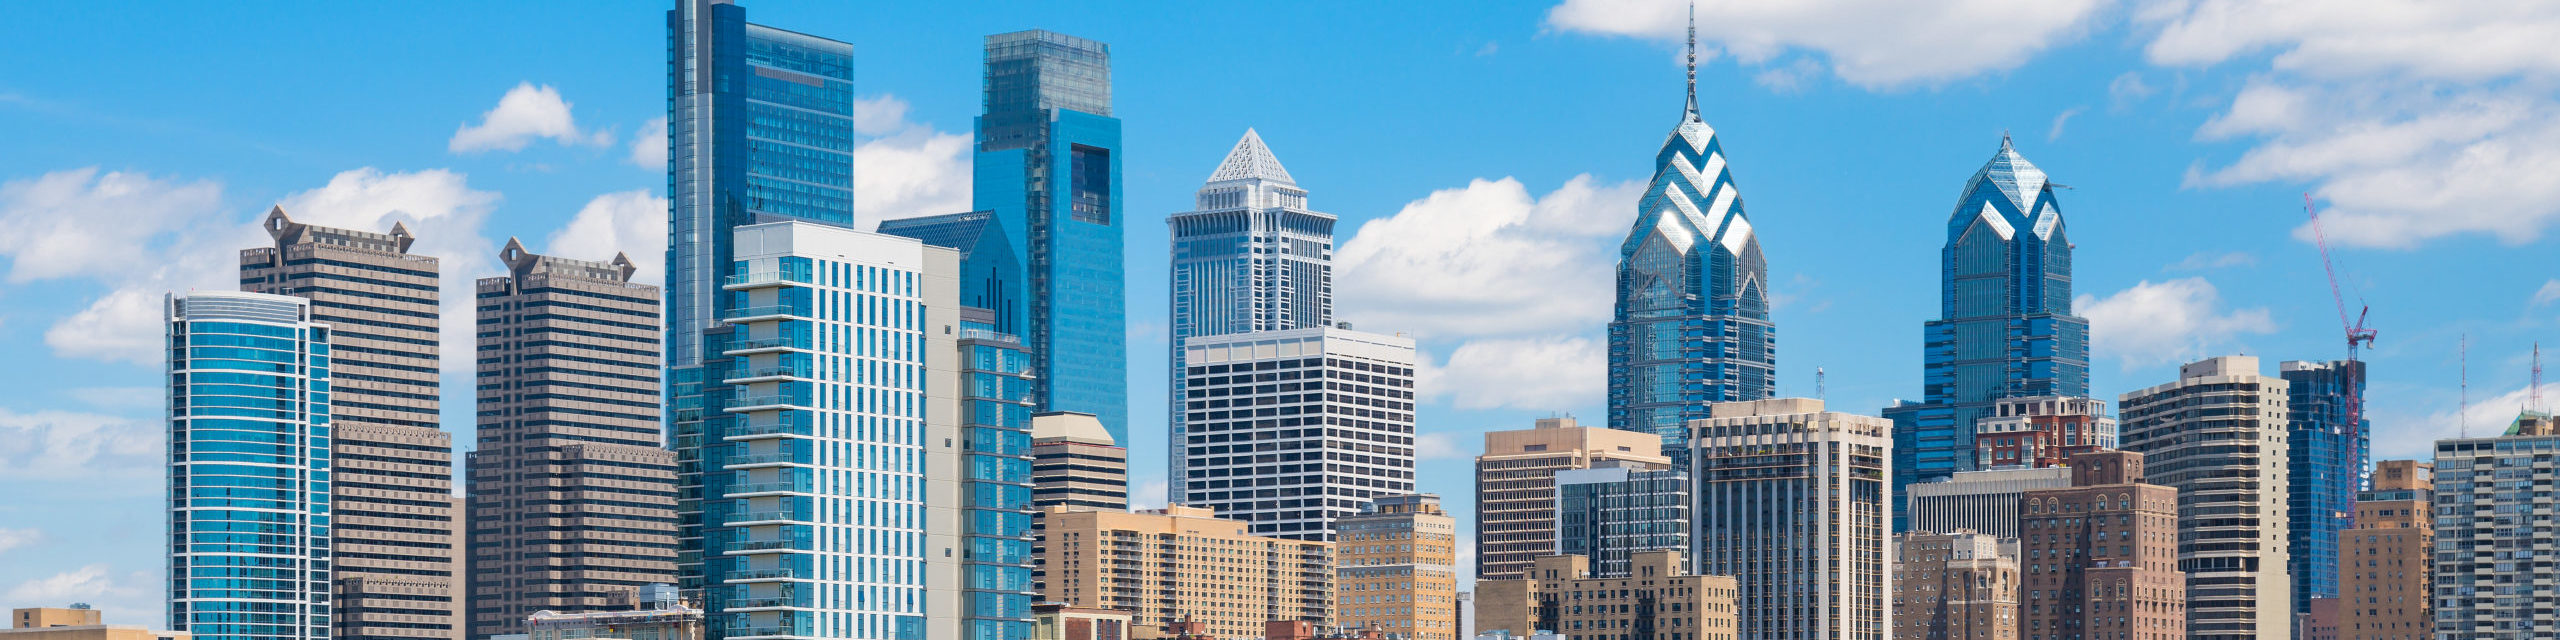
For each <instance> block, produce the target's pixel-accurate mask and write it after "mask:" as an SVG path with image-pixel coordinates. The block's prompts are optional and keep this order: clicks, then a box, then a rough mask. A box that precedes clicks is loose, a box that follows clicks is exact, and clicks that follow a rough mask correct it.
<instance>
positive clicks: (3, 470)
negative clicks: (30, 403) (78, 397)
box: [0, 409, 165, 480]
mask: <svg viewBox="0 0 2560 640" xmlns="http://www.w3.org/2000/svg"><path fill="white" fill-rule="evenodd" d="M163 439H164V434H162V433H161V429H160V424H159V422H158V421H157V420H137V419H133V418H124V417H118V416H110V415H100V414H94V413H75V412H68V411H38V412H34V413H19V412H16V411H10V410H7V409H0V478H14V479H19V480H61V479H67V478H81V477H90V476H97V475H120V474H131V473H145V472H152V471H156V470H158V469H159V468H160V467H161V460H160V456H161V454H162V452H163V450H164V449H163V448H164V446H165V445H164V444H163V442H162V440H163Z"/></svg>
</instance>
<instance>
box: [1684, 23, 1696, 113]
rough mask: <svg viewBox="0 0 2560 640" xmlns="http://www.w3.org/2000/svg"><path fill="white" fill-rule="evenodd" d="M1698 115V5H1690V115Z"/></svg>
mask: <svg viewBox="0 0 2560 640" xmlns="http://www.w3.org/2000/svg"><path fill="white" fill-rule="evenodd" d="M1686 115H1691V116H1694V115H1698V3H1697V2H1696V0H1691V2H1690V3H1689V113H1688V114H1686Z"/></svg>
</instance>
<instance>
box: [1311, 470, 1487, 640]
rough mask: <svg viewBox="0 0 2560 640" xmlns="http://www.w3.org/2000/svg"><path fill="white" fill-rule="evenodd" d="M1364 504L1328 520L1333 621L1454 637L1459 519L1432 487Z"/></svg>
mask: <svg viewBox="0 0 2560 640" xmlns="http://www.w3.org/2000/svg"><path fill="white" fill-rule="evenodd" d="M1369 503H1370V508H1369V509H1368V510H1366V511H1363V512H1361V513H1360V514H1359V515H1355V516H1351V517H1348V518H1342V519H1339V520H1335V521H1333V531H1334V535H1335V538H1334V554H1333V559H1334V571H1333V576H1334V582H1333V588H1334V596H1333V597H1334V607H1333V613H1334V616H1333V617H1334V620H1335V621H1336V622H1337V623H1338V624H1340V625H1341V626H1342V627H1343V628H1344V629H1348V630H1354V631H1358V630H1367V629H1375V630H1377V631H1378V632H1380V633H1382V634H1388V635H1393V636H1396V637H1401V638H1406V639H1408V640H1452V639H1454V638H1457V637H1458V573H1457V564H1458V522H1457V519H1456V518H1452V517H1449V514H1448V513H1447V512H1443V511H1441V510H1440V496H1436V495H1431V494H1416V495H1402V496H1381V497H1377V498H1372V499H1371V500H1370V501H1369Z"/></svg>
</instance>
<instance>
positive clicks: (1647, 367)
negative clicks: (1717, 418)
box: [1609, 36, 1778, 457]
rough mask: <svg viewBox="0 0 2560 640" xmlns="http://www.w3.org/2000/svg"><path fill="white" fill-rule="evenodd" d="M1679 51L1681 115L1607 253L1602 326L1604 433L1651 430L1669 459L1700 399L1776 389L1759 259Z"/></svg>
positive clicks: (1681, 451)
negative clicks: (1609, 298)
mask: <svg viewBox="0 0 2560 640" xmlns="http://www.w3.org/2000/svg"><path fill="white" fill-rule="evenodd" d="M1694 39H1695V36H1692V40H1694ZM1690 46H1691V49H1692V50H1693V52H1692V53H1691V54H1690V60H1691V62H1690V69H1689V103H1688V108H1687V109H1686V110H1684V111H1683V112H1682V113H1681V117H1680V126H1679V127H1677V128H1675V129H1673V130H1672V132H1671V137H1670V138H1669V139H1667V140H1665V141H1663V143H1662V152H1661V153H1658V154H1655V155H1654V161H1653V166H1654V169H1653V184H1652V185H1651V186H1648V187H1646V188H1645V192H1644V200H1643V201H1642V203H1641V204H1639V205H1638V209H1637V211H1636V223H1635V228H1634V229H1633V230H1632V231H1630V232H1629V233H1628V234H1627V241H1626V243H1625V244H1623V245H1620V247H1619V249H1618V304H1617V316H1616V318H1615V319H1613V320H1611V321H1610V322H1609V427H1610V428H1613V429H1627V430H1633V431H1644V432H1649V433H1654V434H1659V435H1661V436H1662V450H1663V451H1665V452H1670V453H1672V454H1675V455H1674V457H1679V456H1680V455H1686V452H1687V450H1688V438H1687V435H1686V432H1687V430H1686V429H1685V428H1684V427H1683V425H1686V424H1687V423H1688V422H1689V421H1690V420H1692V419H1696V418H1704V417H1707V404H1708V403H1711V402H1731V401H1739V400H1760V399H1765V398H1768V397H1770V396H1771V395H1772V393H1774V391H1775V389H1776V388H1777V383H1778V373H1777V370H1778V351H1777V341H1778V337H1777V334H1778V330H1777V326H1776V325H1775V324H1772V323H1770V321H1769V292H1768V281H1769V265H1768V261H1767V260H1766V259H1764V258H1762V257H1761V255H1760V239H1759V238H1758V237H1757V236H1755V235H1754V234H1753V233H1752V229H1751V220H1750V219H1749V218H1747V217H1745V216H1743V214H1742V197H1741V194H1740V192H1739V191H1737V190H1736V189H1735V188H1734V184H1733V173H1732V172H1731V171H1730V170H1728V169H1727V168H1726V167H1725V157H1724V147H1723V145H1721V144H1718V143H1717V142H1716V133H1715V129H1714V128H1711V127H1708V126H1707V123H1706V122H1705V121H1704V120H1700V119H1699V118H1698V78H1697V76H1698V71H1697V63H1696V58H1697V55H1696V53H1695V52H1694V50H1695V48H1696V44H1695V42H1692V43H1691V45H1690Z"/></svg>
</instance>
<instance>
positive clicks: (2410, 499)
mask: <svg viewBox="0 0 2560 640" xmlns="http://www.w3.org/2000/svg"><path fill="white" fill-rule="evenodd" d="M2373 467H2374V468H2373V490H2371V491H2365V492H2363V493H2361V494H2359V495H2357V496H2356V526H2354V527H2352V528H2349V529H2347V530H2345V531H2340V532H2338V598H2337V600H2338V602H2337V607H2338V611H2337V624H2338V637H2341V638H2346V639H2348V640H2424V639H2426V638H2433V637H2435V629H2434V627H2435V607H2434V606H2433V602H2432V600H2430V598H2432V597H2433V596H2434V593H2435V580H2434V578H2433V577H2431V576H2433V575H2434V573H2435V571H2434V570H2435V557H2434V552H2435V546H2436V536H2435V524H2436V519H2435V512H2434V509H2435V507H2434V501H2435V473H2434V472H2435V465H2434V464H2432V463H2427V462H2419V461H2416V460H2384V461H2382V462H2378V463H2374V465H2373Z"/></svg>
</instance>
